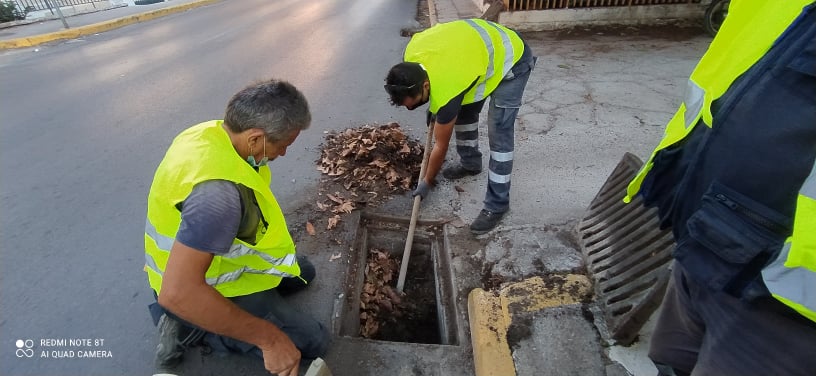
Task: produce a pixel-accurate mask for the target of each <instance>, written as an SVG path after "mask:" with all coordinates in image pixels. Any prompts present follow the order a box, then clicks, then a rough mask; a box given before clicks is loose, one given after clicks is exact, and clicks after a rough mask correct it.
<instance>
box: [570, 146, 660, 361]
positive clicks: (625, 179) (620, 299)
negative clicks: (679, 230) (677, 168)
mask: <svg viewBox="0 0 816 376" xmlns="http://www.w3.org/2000/svg"><path fill="white" fill-rule="evenodd" d="M642 165H643V162H641V161H640V159H638V158H637V157H636V156H634V155H633V154H630V153H626V154H625V155H624V156H623V159H621V161H620V162H619V163H618V165H617V167H615V170H614V171H612V174H611V175H610V176H609V178H608V179H607V180H606V182H605V183H604V185H603V187H601V190H600V191H599V192H598V194H597V195H596V196H595V198H594V199H593V200H592V203H591V204H590V206H589V209H588V214H587V216H586V217H584V219H583V220H582V221H581V223H580V224H579V225H578V230H579V232H580V241H581V249H582V252H583V254H584V257H585V259H586V263H587V269H588V270H589V272H590V274H591V275H592V278H593V280H594V282H595V293H596V296H597V297H598V300H599V302H600V303H601V306H602V309H603V312H604V318H605V320H606V325H607V327H608V329H609V332H610V335H611V336H612V338H613V339H614V340H615V341H616V342H617V343H618V344H620V345H623V346H627V345H629V344H631V343H632V342H633V341H634V340H635V338H636V337H637V334H638V331H639V330H640V328H641V327H642V326H643V324H644V323H645V322H646V320H648V319H649V316H651V314H652V313H653V312H654V310H655V309H656V308H657V307H658V306H659V305H660V302H661V301H662V300H663V294H664V293H665V290H666V285H667V283H668V279H669V270H668V266H669V262H670V261H671V250H672V248H673V246H674V239H673V237H672V234H671V231H670V230H660V227H659V222H658V217H657V210H656V209H654V208H646V207H644V206H643V202H642V200H641V199H640V197H636V198H634V199H633V200H632V202H631V203H630V204H625V203H623V201H622V198H623V196H624V194H625V192H626V186H627V185H628V184H629V181H631V180H632V178H633V177H634V176H635V174H636V173H637V172H638V170H640V167H641V166H642Z"/></svg>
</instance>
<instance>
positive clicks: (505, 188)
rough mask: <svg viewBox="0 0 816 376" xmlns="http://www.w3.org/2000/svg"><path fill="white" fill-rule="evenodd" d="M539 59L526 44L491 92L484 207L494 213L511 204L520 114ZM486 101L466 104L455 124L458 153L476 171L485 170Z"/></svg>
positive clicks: (462, 161) (463, 161)
mask: <svg viewBox="0 0 816 376" xmlns="http://www.w3.org/2000/svg"><path fill="white" fill-rule="evenodd" d="M535 61H536V58H535V57H534V56H533V55H532V51H531V50H530V48H529V47H528V46H527V45H526V44H525V46H524V54H523V55H522V56H521V59H520V60H519V61H518V62H516V64H515V65H513V67H512V68H511V69H510V72H509V73H507V75H506V76H505V77H504V79H503V80H502V81H501V83H499V86H498V87H496V90H494V91H493V92H492V93H490V105H489V107H488V110H487V136H488V139H489V142H490V162H489V164H488V175H487V193H485V200H484V208H485V209H487V210H489V211H491V212H494V213H504V212H506V211H507V210H508V209H509V207H510V173H511V172H512V171H513V138H514V137H515V132H514V128H515V123H516V115H518V112H519V108H520V107H521V97H522V95H523V94H524V88H525V87H526V86H527V80H528V79H529V78H530V71H532V69H533V67H534V66H535ZM483 104H484V101H480V102H476V103H472V104H468V105H464V106H462V109H461V110H460V111H459V116H458V117H457V120H456V125H455V126H454V130H455V131H456V152H457V153H458V154H459V159H460V161H461V164H462V167H464V168H465V169H468V170H472V171H478V170H481V169H482V153H481V152H480V151H479V127H478V123H479V112H480V111H481V109H482V105H483Z"/></svg>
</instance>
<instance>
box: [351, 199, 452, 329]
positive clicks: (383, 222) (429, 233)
mask: <svg viewBox="0 0 816 376" xmlns="http://www.w3.org/2000/svg"><path fill="white" fill-rule="evenodd" d="M408 225H409V222H408V220H407V219H403V218H396V217H389V216H384V215H376V214H370V213H365V212H363V213H362V214H361V218H360V221H359V227H358V230H357V235H356V239H355V242H354V246H353V249H352V255H351V257H350V265H349V270H348V273H347V275H346V284H345V290H346V291H345V293H344V294H343V298H342V299H341V300H340V301H339V303H340V305H341V307H339V309H338V315H339V316H340V317H339V328H337V329H338V330H337V334H339V335H341V336H349V337H359V338H366V339H370V340H378V341H391V342H406V343H422V344H440V345H458V344H459V330H458V323H457V322H456V320H457V315H456V313H455V299H454V296H453V291H454V290H453V285H452V280H451V272H450V262H449V259H448V255H449V252H448V251H447V246H446V242H445V241H444V225H443V222H442V221H418V222H417V226H416V230H415V233H414V241H413V245H412V249H411V254H410V259H409V263H408V269H407V272H406V277H405V286H404V291H403V293H399V292H398V291H397V289H396V284H397V279H398V276H399V271H400V264H401V262H402V255H403V252H404V250H405V241H406V236H407V234H408Z"/></svg>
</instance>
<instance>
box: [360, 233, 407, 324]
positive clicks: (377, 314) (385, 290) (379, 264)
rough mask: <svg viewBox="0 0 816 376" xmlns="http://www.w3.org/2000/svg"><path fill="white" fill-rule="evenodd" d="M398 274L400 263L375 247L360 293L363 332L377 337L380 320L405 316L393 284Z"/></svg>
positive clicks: (371, 251)
mask: <svg viewBox="0 0 816 376" xmlns="http://www.w3.org/2000/svg"><path fill="white" fill-rule="evenodd" d="M398 276H399V262H398V261H397V259H396V258H395V257H393V256H390V254H389V253H388V252H386V251H383V250H379V249H375V248H372V249H371V250H369V253H368V260H367V263H366V267H365V282H364V283H363V291H362V292H361V293H360V335H361V336H362V337H364V338H376V335H377V332H378V331H379V330H380V322H381V321H382V320H383V319H385V318H390V319H393V320H396V319H397V318H399V317H400V316H402V313H401V311H402V310H401V309H399V306H400V304H401V303H402V299H401V298H400V295H399V293H397V292H396V291H395V290H394V289H393V288H392V287H391V281H392V280H394V279H395V278H397V277H398Z"/></svg>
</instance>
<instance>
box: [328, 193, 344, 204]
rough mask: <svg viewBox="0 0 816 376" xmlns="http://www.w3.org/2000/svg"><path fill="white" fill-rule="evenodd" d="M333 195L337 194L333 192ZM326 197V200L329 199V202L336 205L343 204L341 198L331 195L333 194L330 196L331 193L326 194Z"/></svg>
mask: <svg viewBox="0 0 816 376" xmlns="http://www.w3.org/2000/svg"><path fill="white" fill-rule="evenodd" d="M335 194H337V192H335ZM326 197H328V198H329V200H332V201H334V202H336V203H338V204H342V203H343V198H342V197H338V196H335V195H333V194H331V193H327V194H326Z"/></svg>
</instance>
